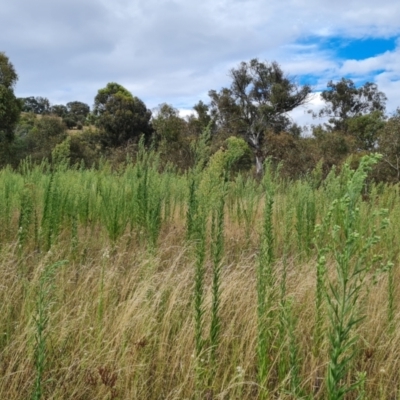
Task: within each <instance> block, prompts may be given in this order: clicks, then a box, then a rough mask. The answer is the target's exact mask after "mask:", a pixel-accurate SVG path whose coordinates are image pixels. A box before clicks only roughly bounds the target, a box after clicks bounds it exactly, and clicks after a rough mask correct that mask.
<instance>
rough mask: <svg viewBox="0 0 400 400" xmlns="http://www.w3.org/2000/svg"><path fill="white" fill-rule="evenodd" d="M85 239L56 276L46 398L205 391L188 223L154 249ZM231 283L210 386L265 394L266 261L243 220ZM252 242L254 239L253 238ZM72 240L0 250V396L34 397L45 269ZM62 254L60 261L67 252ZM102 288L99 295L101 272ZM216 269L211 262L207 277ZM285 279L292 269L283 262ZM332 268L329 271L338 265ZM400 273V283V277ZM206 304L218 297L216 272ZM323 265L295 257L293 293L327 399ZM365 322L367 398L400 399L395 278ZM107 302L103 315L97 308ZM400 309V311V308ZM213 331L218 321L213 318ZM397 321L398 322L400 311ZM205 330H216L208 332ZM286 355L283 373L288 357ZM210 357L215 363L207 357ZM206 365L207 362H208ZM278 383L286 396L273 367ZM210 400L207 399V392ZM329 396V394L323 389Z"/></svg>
mask: <svg viewBox="0 0 400 400" xmlns="http://www.w3.org/2000/svg"><path fill="white" fill-rule="evenodd" d="M93 233H94V234H93V235H89V234H87V236H86V237H83V238H82V240H81V244H80V248H79V251H78V255H77V256H75V260H72V261H70V262H69V263H68V264H66V265H65V266H63V267H62V269H61V270H60V271H59V272H58V274H57V277H56V280H55V290H54V298H53V303H52V304H51V312H50V319H49V329H48V339H47V342H48V364H47V368H46V376H45V396H44V397H45V398H47V399H190V398H193V396H194V393H195V384H196V382H195V371H194V358H193V355H194V321H193V310H192V300H191V299H192V286H193V274H194V266H193V265H194V264H193V263H194V260H193V255H192V253H191V249H190V247H188V246H187V245H185V244H184V243H185V241H184V231H183V229H181V228H180V227H179V223H178V221H176V223H175V224H171V226H170V227H169V229H164V232H163V235H162V238H161V239H160V246H159V248H158V249H157V251H156V252H155V253H154V252H153V253H151V252H150V253H149V252H148V251H147V250H146V249H145V247H144V246H141V245H140V244H139V242H137V241H132V240H129V237H128V236H127V235H125V236H123V237H122V238H121V239H120V240H119V241H118V243H117V244H116V249H114V250H112V248H111V247H110V245H109V243H108V242H107V239H106V238H104V235H103V234H102V232H100V231H95V232H93ZM226 236H227V240H226V254H225V261H224V268H223V274H222V286H221V293H222V297H221V308H220V313H221V320H222V337H221V343H220V349H219V352H218V360H219V361H218V368H217V371H216V375H215V377H214V382H213V392H212V393H213V394H212V396H213V397H210V396H211V391H209V392H206V394H205V395H204V396H205V397H203V398H207V396H209V397H208V398H215V399H223V398H224V399H253V398H254V399H256V398H257V385H256V383H255V381H256V370H255V365H256V362H255V348H256V338H257V322H256V303H257V299H256V281H255V268H256V259H257V257H256V254H255V253H254V250H252V246H250V248H248V249H244V250H243V251H241V250H240V247H241V246H244V245H245V244H246V243H245V241H244V238H242V239H243V240H240V236H239V234H238V230H237V228H235V226H234V224H233V225H232V226H229V224H228V226H227V230H226ZM253 247H255V244H254V243H253ZM67 248H69V245H68V242H67V240H66V239H65V240H60V242H59V243H58V244H57V245H56V246H54V247H53V248H52V249H51V251H50V252H49V253H46V254H40V253H36V254H35V253H31V252H28V253H27V254H26V255H25V257H24V258H21V257H20V256H19V255H18V252H17V249H16V247H15V246H9V247H3V249H2V251H1V253H0V275H1V277H2V283H1V305H0V324H1V325H0V326H1V327H2V336H3V337H2V339H1V353H0V354H1V359H0V398H7V399H10V400H12V399H21V398H29V395H30V391H31V390H32V385H33V380H34V376H35V372H34V368H33V364H32V354H33V347H34V342H33V337H34V326H33V323H32V315H33V314H34V307H35V304H34V289H35V287H36V286H37V282H38V279H39V275H40V271H41V270H42V269H43V267H44V265H47V264H49V263H51V262H54V261H55V260H59V259H60V258H66V259H68V256H69V255H70V254H68V251H66V250H65V249H67ZM60 256H61V257H60ZM102 268H104V287H103V289H102V293H100V288H101V285H100V279H101V271H102ZM210 269H211V267H210V265H208V269H207V270H208V271H210ZM275 269H276V272H277V276H280V275H281V274H280V271H281V270H282V263H281V262H280V261H279V260H278V262H277V263H276V265H275ZM329 269H330V270H331V269H332V268H331V266H329ZM399 278H400V277H399V276H398V273H397V269H396V282H398V279H399ZM206 283H207V294H206V308H207V309H209V305H210V302H211V291H210V285H211V275H210V273H208V274H207V277H206ZM314 291H315V264H314V262H306V263H299V262H297V261H296V259H295V258H292V259H290V260H289V262H288V275H287V295H288V296H292V297H293V298H294V299H295V303H294V313H295V314H296V317H297V318H298V326H297V340H298V346H299V349H300V354H301V362H300V365H301V371H300V372H301V378H302V382H303V386H304V388H305V389H306V391H307V392H308V393H314V395H315V396H316V398H323V397H324V395H323V393H324V389H323V388H320V389H319V388H318V387H317V386H319V385H320V384H321V382H322V378H323V377H324V373H325V368H326V362H327V358H326V357H327V356H326V354H327V351H326V349H327V342H326V341H325V342H323V343H322V348H323V350H322V354H323V357H322V358H321V359H320V360H315V359H314V358H313V356H312V354H311V348H312V331H313V318H314V303H313V302H314ZM365 296H366V298H365V310H366V314H367V317H366V319H365V321H364V322H363V324H362V325H361V327H360V329H359V334H360V341H359V345H358V357H357V358H356V359H355V360H354V366H353V368H352V369H353V370H354V371H366V372H367V386H366V387H367V393H368V394H369V398H382V399H394V398H397V397H395V396H396V393H397V390H398V388H397V382H398V381H399V372H398V371H399V368H398V367H399V361H398V360H399V359H400V354H398V353H399V350H398V349H399V348H400V346H399V344H400V335H399V333H398V332H397V331H396V332H395V333H394V334H393V335H389V334H388V332H387V331H386V327H387V323H386V320H387V316H386V313H385V310H386V301H387V283H386V279H385V278H384V277H382V278H381V279H380V280H379V281H378V283H377V284H376V285H375V286H373V287H372V289H371V290H370V291H369V293H368V294H367V293H365ZM101 297H102V298H103V306H104V313H103V315H102V318H101V319H99V313H98V307H99V301H100V298H101ZM397 309H399V307H397ZM205 319H206V322H207V323H206V324H208V323H209V315H208V314H207V313H206V315H205ZM396 321H398V315H396ZM206 329H207V327H206ZM280 351H281V349H276V351H275V352H274V354H271V355H270V356H271V357H272V358H273V360H272V361H273V364H272V365H273V366H276V365H277V363H278V362H279V356H280ZM205 358H206V357H205ZM204 364H205V365H204V368H207V363H206V361H204ZM270 375H271V376H270V379H271V381H272V383H273V385H272V386H273V387H274V388H275V389H274V391H275V392H276V393H279V392H280V395H279V396H280V397H279V398H281V399H284V398H288V399H289V398H291V397H290V396H289V395H287V396H285V394H284V392H283V391H280V390H279V387H280V383H279V382H277V381H276V376H275V372H274V371H271V374H270ZM207 393H208V394H207ZM318 393H320V394H318Z"/></svg>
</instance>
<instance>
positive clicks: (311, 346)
mask: <svg viewBox="0 0 400 400" xmlns="http://www.w3.org/2000/svg"><path fill="white" fill-rule="evenodd" d="M197 146H198V147H197V149H195V150H196V151H197V153H196V154H197V155H196V157H197V164H196V166H195V168H194V169H193V170H192V171H190V172H188V173H187V174H186V175H178V174H177V173H176V172H175V171H174V170H173V169H172V168H167V169H166V170H165V171H161V168H160V165H159V163H158V159H157V155H156V154H155V153H154V152H147V151H145V150H144V148H142V150H141V153H140V154H139V156H138V158H137V160H135V162H134V163H133V162H132V161H129V160H128V161H127V163H126V167H125V168H124V169H121V170H119V171H113V170H112V169H111V167H110V166H109V165H108V164H107V163H102V165H101V166H100V168H99V169H98V170H94V169H90V170H84V169H81V168H72V169H67V168H66V166H65V165H64V167H63V168H54V167H51V166H50V165H49V164H46V163H43V164H42V165H39V166H34V165H32V164H31V163H30V162H29V161H26V162H25V163H24V164H23V165H22V166H21V168H20V169H19V171H17V172H15V171H12V170H11V169H4V170H2V171H0V189H1V190H0V203H1V207H0V221H1V224H2V227H3V229H2V230H1V231H0V276H1V280H0V282H1V283H0V398H8V399H21V398H49V399H60V398H74V399H88V398H114V399H116V398H139V399H141V398H145V399H150V400H151V399H160V398H162V399H185V398H196V397H197V398H202V399H238V400H239V399H240V400H242V399H259V398H265V399H269V398H281V399H293V398H315V399H322V398H331V399H340V398H343V399H344V398H349V399H350V398H356V397H357V396H359V398H366V399H368V398H370V399H372V398H380V399H392V398H396V396H398V393H399V390H400V387H399V385H398V382H399V381H400V373H399V371H400V368H399V360H400V354H399V349H400V335H399V334H398V329H397V328H398V324H399V318H398V309H399V301H400V299H399V297H398V296H397V291H398V280H399V278H400V275H399V269H398V255H399V249H398V243H399V242H400V232H399V230H398V226H399V224H400V202H399V193H400V189H399V187H398V186H397V185H394V186H388V185H375V184H373V183H368V185H366V184H365V181H366V176H367V173H368V170H369V168H370V167H371V166H372V163H373V162H374V157H371V158H367V159H363V161H362V162H361V164H360V166H359V167H358V168H357V169H356V170H352V169H351V168H350V167H349V166H344V167H342V169H341V171H336V170H332V171H331V173H330V174H329V175H328V177H327V178H326V179H325V180H322V178H321V175H320V173H319V172H318V171H316V172H315V173H314V174H311V175H310V176H309V177H306V178H305V179H304V180H300V181H297V182H290V181H286V180H285V179H283V178H282V177H281V176H280V174H279V170H276V169H275V168H274V167H273V165H272V164H271V163H267V164H266V166H265V177H264V179H263V180H262V182H256V181H255V180H253V179H252V178H246V177H245V176H244V175H238V176H237V177H229V176H228V175H227V173H226V169H225V166H224V164H223V163H222V164H221V163H220V164H218V163H217V162H216V161H218V160H219V161H221V160H222V161H223V160H224V154H223V152H222V153H219V156H218V157H219V158H218V159H214V161H215V162H214V163H211V164H209V165H207V163H206V159H207V157H206V156H205V155H206V154H207V151H209V145H208V139H207V135H204V136H202V138H201V140H200V141H199V143H198V145H197ZM221 166H222V167H221ZM220 167H221V168H220ZM65 259H68V260H70V261H69V263H68V268H62V269H60V268H58V267H57V268H56V267H54V269H53V268H50V267H49V269H46V271H48V273H45V272H42V266H43V265H48V266H56V265H58V266H59V264H58V263H59V262H60V261H62V260H65ZM50 270H51V271H52V272H51V273H50V272H49V271H50ZM45 276H47V278H46V279H45V278H44V277H45ZM42 278H43V279H42ZM32 318H34V321H35V322H34V324H32ZM32 347H33V348H34V349H35V351H34V352H32ZM30 355H32V357H31V356H30ZM35 396H36V397H35Z"/></svg>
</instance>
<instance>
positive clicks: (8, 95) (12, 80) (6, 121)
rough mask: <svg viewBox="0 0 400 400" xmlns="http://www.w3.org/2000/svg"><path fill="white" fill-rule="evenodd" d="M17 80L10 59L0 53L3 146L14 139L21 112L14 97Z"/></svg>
mask: <svg viewBox="0 0 400 400" xmlns="http://www.w3.org/2000/svg"><path fill="white" fill-rule="evenodd" d="M17 80H18V75H17V73H16V72H15V69H14V66H13V65H12V64H11V62H10V61H9V59H8V57H7V56H6V55H5V54H4V53H2V52H0V143H1V144H2V146H5V145H6V144H7V143H9V142H11V141H12V140H13V139H14V128H15V126H16V124H17V122H18V119H19V114H20V111H21V107H20V103H19V101H18V100H17V98H16V97H15V95H14V86H15V84H16V82H17ZM3 143H4V144H3ZM0 155H1V154H0Z"/></svg>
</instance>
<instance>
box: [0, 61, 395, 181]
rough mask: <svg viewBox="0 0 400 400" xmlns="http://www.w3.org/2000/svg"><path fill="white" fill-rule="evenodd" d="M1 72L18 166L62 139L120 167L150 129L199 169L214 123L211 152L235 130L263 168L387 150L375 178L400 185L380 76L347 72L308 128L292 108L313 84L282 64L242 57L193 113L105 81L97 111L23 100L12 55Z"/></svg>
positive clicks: (1, 136) (296, 171)
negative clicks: (201, 147)
mask: <svg viewBox="0 0 400 400" xmlns="http://www.w3.org/2000/svg"><path fill="white" fill-rule="evenodd" d="M0 77H3V78H1V80H0V105H1V106H0V166H5V165H11V166H12V167H14V168H15V167H18V165H19V164H20V162H21V161H22V160H24V159H26V157H30V159H31V160H32V162H34V163H36V164H38V163H39V164H40V162H42V161H43V160H45V159H48V160H49V161H52V152H53V150H55V148H57V146H60V145H61V146H62V148H63V149H64V151H68V152H69V163H70V165H75V164H80V165H85V166H86V167H87V168H90V167H92V166H93V165H94V166H98V165H99V164H100V163H101V161H100V160H104V159H107V160H109V161H110V162H111V164H112V166H113V168H118V165H119V164H121V163H123V162H125V161H126V158H127V157H135V154H136V153H137V144H138V141H139V140H140V138H141V137H144V138H145V142H146V146H148V147H150V146H152V147H153V148H154V149H157V150H158V152H159V154H160V157H161V163H162V164H163V165H166V164H168V163H170V164H171V163H172V164H173V165H174V166H175V167H176V168H177V169H178V170H179V171H181V172H184V171H187V170H188V169H190V168H192V167H193V165H194V163H195V157H194V151H193V149H194V148H195V147H196V145H197V142H198V140H199V138H200V135H201V133H202V132H203V131H204V129H206V128H208V129H209V130H210V133H211V135H210V143H211V153H210V155H212V154H213V153H215V152H216V151H218V150H219V149H220V148H221V147H224V146H225V145H226V142H225V141H226V139H227V138H229V137H232V136H234V137H239V138H242V139H244V140H245V141H246V143H247V145H248V146H249V150H250V151H251V156H250V162H247V161H246V162H244V164H243V165H242V166H241V168H242V169H247V170H250V171H252V172H253V173H254V174H256V175H259V176H261V175H262V164H263V161H264V160H265V159H266V158H268V157H270V158H271V160H272V162H273V164H274V165H275V166H276V165H278V164H279V163H280V162H283V164H282V173H283V174H284V175H285V176H287V177H290V178H293V179H297V178H299V177H303V176H305V175H307V174H308V173H310V172H311V171H312V170H313V169H315V168H316V166H317V165H318V163H322V169H323V172H324V176H326V174H327V173H328V172H329V171H330V169H331V167H332V166H333V165H336V166H340V165H341V164H342V163H343V162H344V160H346V159H347V157H349V156H350V155H353V159H354V160H357V159H360V158H361V157H362V156H363V155H365V154H368V153H370V152H379V153H380V154H382V155H383V157H382V159H381V160H380V161H379V162H378V163H377V164H376V166H375V167H374V171H373V172H372V175H373V177H374V179H375V180H377V181H384V182H393V183H395V182H398V181H399V178H400V166H399V157H400V147H399V144H398V142H399V139H398V138H399V137H400V112H399V111H398V112H397V113H395V114H394V115H386V114H385V105H386V96H385V95H384V93H382V92H380V91H379V88H378V87H377V85H376V84H373V83H370V82H367V83H365V84H364V85H362V86H359V87H356V85H355V84H354V82H353V81H352V80H351V79H346V78H343V79H341V80H339V81H337V82H332V81H330V82H328V83H327V88H326V89H325V90H324V91H323V92H322V94H321V96H322V99H323V101H324V104H325V105H324V107H323V108H322V109H321V111H320V112H319V114H318V115H314V116H315V118H316V119H315V122H316V125H315V126H312V127H311V128H310V129H308V131H307V130H306V128H305V127H301V126H299V125H298V124H297V123H296V121H293V120H292V119H291V118H289V116H288V113H289V112H290V111H292V110H294V109H296V108H297V107H299V106H302V105H304V104H306V103H307V102H308V100H309V96H310V95H311V89H312V88H311V87H310V86H309V85H307V84H306V85H300V84H298V83H296V82H295V81H294V80H293V79H291V78H289V77H288V76H287V75H286V74H285V73H284V72H283V71H282V69H281V68H280V66H279V65H278V64H277V63H276V62H272V63H267V62H260V61H258V60H256V59H255V60H251V61H249V62H242V63H241V64H239V66H238V67H237V68H233V69H232V70H231V71H230V77H231V85H230V86H229V87H226V88H221V89H220V90H210V92H209V97H210V101H209V103H207V104H206V103H204V102H202V101H199V102H198V103H197V104H195V105H194V106H193V111H194V114H193V115H192V116H190V117H187V118H182V117H180V115H179V112H178V110H177V109H175V108H174V107H173V106H172V105H169V104H165V103H164V104H160V105H159V107H158V108H156V109H153V110H152V111H150V110H149V109H148V108H147V107H146V105H145V104H144V102H143V101H142V100H140V99H139V98H138V97H136V96H133V95H132V94H131V93H130V92H129V91H128V90H127V89H126V88H124V87H123V86H121V85H120V84H118V83H115V82H111V83H108V84H107V85H106V87H105V88H102V89H99V91H98V93H97V95H96V96H95V98H94V105H93V109H92V110H90V107H89V105H87V104H85V103H82V102H80V101H71V102H69V103H67V104H66V105H63V104H54V105H52V104H51V102H50V100H49V99H47V98H44V97H33V96H31V97H27V98H21V99H16V98H15V95H14V92H13V89H14V87H15V84H16V82H17V79H18V76H17V74H16V72H15V70H14V68H13V66H12V64H11V62H10V61H9V60H8V58H7V57H6V55H5V54H3V53H1V57H0ZM6 117H7V118H6ZM318 118H324V119H323V120H322V121H325V122H324V123H322V124H321V123H318V122H321V119H318ZM355 162H357V161H355ZM82 163H83V164H82Z"/></svg>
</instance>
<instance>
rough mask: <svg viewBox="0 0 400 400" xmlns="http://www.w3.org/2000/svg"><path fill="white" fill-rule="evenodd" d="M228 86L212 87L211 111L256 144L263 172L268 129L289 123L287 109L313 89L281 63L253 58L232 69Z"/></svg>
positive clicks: (301, 101) (231, 130)
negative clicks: (291, 75) (288, 73)
mask: <svg viewBox="0 0 400 400" xmlns="http://www.w3.org/2000/svg"><path fill="white" fill-rule="evenodd" d="M230 77H231V79H232V83H231V86H230V87H229V88H223V89H221V91H220V92H216V91H215V90H212V91H210V92H209V95H210V97H211V112H212V115H213V117H214V118H215V119H216V121H217V122H218V124H219V125H220V126H223V127H224V129H226V130H227V131H228V132H229V134H240V135H242V136H243V137H244V138H245V140H246V141H247V142H248V143H249V144H250V146H251V147H252V148H253V151H254V153H255V156H256V163H257V172H261V169H262V162H263V155H262V150H261V146H262V144H263V140H264V138H265V134H266V132H267V131H268V130H273V131H275V132H280V131H283V130H285V129H288V128H289V127H290V120H289V118H288V117H287V113H288V112H289V111H291V110H293V109H294V108H296V107H298V106H300V105H302V104H304V103H305V102H306V100H307V96H308V95H309V93H310V92H311V88H310V86H308V85H304V86H302V87H301V86H299V85H297V84H296V83H295V82H294V81H293V80H292V79H289V78H288V77H287V76H286V75H285V74H284V72H283V71H282V69H281V67H280V66H279V64H278V63H276V62H272V63H266V62H260V61H258V60H257V59H253V60H251V61H250V62H248V63H247V62H242V63H241V64H240V65H239V67H237V68H233V69H232V70H231V71H230Z"/></svg>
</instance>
